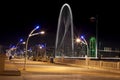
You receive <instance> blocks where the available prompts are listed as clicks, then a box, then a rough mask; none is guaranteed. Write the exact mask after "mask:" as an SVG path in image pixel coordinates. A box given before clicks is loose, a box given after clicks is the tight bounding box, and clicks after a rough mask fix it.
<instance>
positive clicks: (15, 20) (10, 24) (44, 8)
mask: <svg viewBox="0 0 120 80" xmlns="http://www.w3.org/2000/svg"><path fill="white" fill-rule="evenodd" d="M64 3H68V4H69V5H70V7H71V9H72V14H73V24H74V31H75V34H77V35H85V37H88V36H93V35H95V30H96V22H95V21H93V22H92V21H91V20H90V17H92V16H93V17H96V15H97V16H98V19H97V20H98V25H97V26H98V30H97V31H98V33H97V34H98V38H99V39H100V40H105V41H110V42H112V43H117V44H118V45H119V44H120V42H119V41H120V31H119V30H120V29H119V26H120V24H119V23H120V22H119V21H120V20H119V19H120V12H119V10H120V9H119V7H120V6H119V5H118V4H117V2H112V1H111V2H110V1H109V2H107V1H106V2H104V1H101V2H99V1H97V2H93V1H92V2H91V1H84V2H83V0H82V1H78V0H65V1H64V0H54V1H53V0H48V1H47V0H40V1H37V2H35V1H26V2H25V1H21V2H19V1H18V2H17V1H14V2H1V3H0V45H10V44H16V43H17V42H18V41H19V39H20V38H23V39H26V38H27V36H28V34H29V33H30V31H31V30H32V29H33V28H35V26H36V25H40V26H41V30H45V31H46V32H47V34H56V30H57V23H58V17H59V12H60V9H61V7H62V5H63V4H64Z"/></svg>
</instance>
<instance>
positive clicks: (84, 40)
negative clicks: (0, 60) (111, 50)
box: [81, 36, 89, 57]
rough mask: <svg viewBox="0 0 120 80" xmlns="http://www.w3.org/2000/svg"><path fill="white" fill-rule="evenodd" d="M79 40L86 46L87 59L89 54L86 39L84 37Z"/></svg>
mask: <svg viewBox="0 0 120 80" xmlns="http://www.w3.org/2000/svg"><path fill="white" fill-rule="evenodd" d="M81 39H82V40H83V41H82V43H84V44H85V45H86V46H87V57H88V53H89V48H88V43H87V41H86V39H85V38H84V36H81Z"/></svg>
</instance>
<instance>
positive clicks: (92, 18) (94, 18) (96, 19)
mask: <svg viewBox="0 0 120 80" xmlns="http://www.w3.org/2000/svg"><path fill="white" fill-rule="evenodd" d="M90 20H92V21H96V58H97V55H98V15H96V17H91V18H90Z"/></svg>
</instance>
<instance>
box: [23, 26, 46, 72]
mask: <svg viewBox="0 0 120 80" xmlns="http://www.w3.org/2000/svg"><path fill="white" fill-rule="evenodd" d="M37 29H39V26H37V27H36V28H34V29H33V30H32V31H31V32H30V34H29V35H28V38H27V41H26V48H25V60H24V68H23V70H26V60H27V49H28V41H29V38H30V37H32V36H35V35H38V34H44V33H45V32H44V31H41V32H38V33H34V34H33V32H34V31H35V30H37Z"/></svg>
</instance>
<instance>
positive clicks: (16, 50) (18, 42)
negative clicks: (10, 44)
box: [14, 39, 23, 55]
mask: <svg viewBox="0 0 120 80" xmlns="http://www.w3.org/2000/svg"><path fill="white" fill-rule="evenodd" d="M22 41H23V39H20V40H19V42H18V43H17V44H16V49H15V54H16V53H17V46H18V45H19V43H20V42H22ZM15 54H14V55H15Z"/></svg>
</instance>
